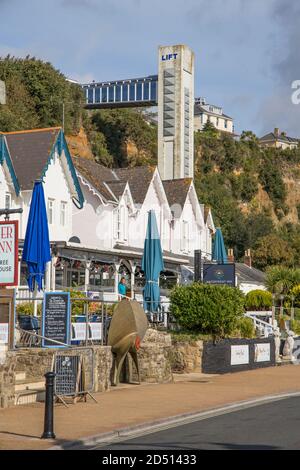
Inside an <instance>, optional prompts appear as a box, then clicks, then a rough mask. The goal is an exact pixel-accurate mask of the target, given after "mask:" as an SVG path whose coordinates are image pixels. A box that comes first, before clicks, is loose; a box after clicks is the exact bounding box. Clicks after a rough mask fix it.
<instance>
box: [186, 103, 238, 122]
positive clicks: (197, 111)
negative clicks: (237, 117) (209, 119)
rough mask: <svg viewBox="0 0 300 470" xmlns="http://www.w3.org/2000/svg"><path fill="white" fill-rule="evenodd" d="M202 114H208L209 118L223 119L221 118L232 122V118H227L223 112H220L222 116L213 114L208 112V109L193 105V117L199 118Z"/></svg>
mask: <svg viewBox="0 0 300 470" xmlns="http://www.w3.org/2000/svg"><path fill="white" fill-rule="evenodd" d="M203 113H205V114H209V115H210V116H216V117H223V118H226V119H231V120H232V117H230V116H228V115H227V114H224V113H223V112H222V114H218V113H214V112H213V111H209V110H208V109H206V108H203V106H201V104H197V103H196V104H195V105H194V115H195V116H199V115H200V114H203Z"/></svg>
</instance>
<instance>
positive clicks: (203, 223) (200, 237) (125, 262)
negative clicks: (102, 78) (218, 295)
mask: <svg viewBox="0 0 300 470" xmlns="http://www.w3.org/2000/svg"><path fill="white" fill-rule="evenodd" d="M0 139H1V146H0V207H7V208H22V209H23V213H22V214H20V215H18V216H17V218H18V220H19V226H20V236H19V238H20V254H21V250H22V244H23V241H24V237H25V231H26V226H27V220H28V214H29V208H30V200H31V195H32V188H33V185H34V181H35V180H37V179H38V180H40V179H42V180H43V181H44V192H45V200H46V205H47V214H48V223H49V232H50V241H51V250H52V262H51V263H49V266H48V271H47V275H46V287H47V289H59V290H60V289H65V288H70V287H73V288H78V289H81V290H84V291H87V292H94V294H95V293H98V295H99V292H102V293H103V295H106V298H108V299H110V298H111V299H116V298H117V286H118V282H119V278H120V276H121V275H124V276H125V277H127V280H128V284H129V285H131V294H132V295H133V293H134V292H141V289H142V286H143V282H144V279H143V273H142V271H141V258H142V253H143V247H144V239H145V234H146V227H147V221H148V212H149V210H150V209H151V210H154V211H155V214H156V219H157V222H158V227H159V232H160V237H161V242H162V248H163V254H164V262H165V271H164V272H163V273H162V274H161V281H160V282H161V287H162V289H164V288H166V289H167V288H170V287H172V286H173V285H174V284H176V283H178V282H180V280H181V275H182V269H183V268H184V269H186V268H188V267H192V266H193V256H194V250H195V249H199V248H200V249H201V250H202V251H203V254H204V255H205V254H206V257H207V258H208V259H209V258H210V253H211V238H212V234H213V232H214V230H215V228H214V224H213V220H212V217H211V213H210V211H209V209H208V208H205V207H204V206H203V205H201V204H199V201H198V198H197V194H196V191H195V187H194V183H193V180H192V178H181V179H173V180H166V181H162V179H161V177H160V173H159V171H158V168H157V167H135V168H122V169H115V170H112V169H109V168H106V167H103V166H101V165H99V164H97V163H96V162H94V161H91V160H87V159H83V158H74V159H73V160H72V158H71V156H70V153H69V150H68V146H67V143H66V140H65V137H64V134H63V132H62V130H61V129H60V128H51V129H40V130H34V131H22V132H13V133H3V134H1V137H0ZM26 285H27V283H26V266H25V265H21V263H20V286H21V287H23V288H25V287H26ZM20 290H21V289H19V291H20Z"/></svg>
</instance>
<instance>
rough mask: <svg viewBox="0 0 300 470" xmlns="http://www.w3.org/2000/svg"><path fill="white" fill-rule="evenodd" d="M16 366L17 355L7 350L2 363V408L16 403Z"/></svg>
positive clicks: (0, 405)
mask: <svg viewBox="0 0 300 470" xmlns="http://www.w3.org/2000/svg"><path fill="white" fill-rule="evenodd" d="M15 368H16V358H15V355H14V353H13V352H7V353H6V355H5V360H3V361H1V363H0V408H8V407H9V406H13V405H14V403H15Z"/></svg>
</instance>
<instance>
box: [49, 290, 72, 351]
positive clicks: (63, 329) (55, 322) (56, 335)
mask: <svg viewBox="0 0 300 470" xmlns="http://www.w3.org/2000/svg"><path fill="white" fill-rule="evenodd" d="M42 328H43V336H45V337H46V338H47V339H43V341H42V346H43V347H47V348H58V347H63V346H62V345H61V346H60V345H59V344H56V343H53V342H51V341H49V340H50V339H52V340H55V341H59V342H61V343H65V344H70V329H71V323H70V293H69V292H45V294H44V302H43V321H42Z"/></svg>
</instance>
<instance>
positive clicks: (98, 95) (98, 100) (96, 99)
mask: <svg viewBox="0 0 300 470" xmlns="http://www.w3.org/2000/svg"><path fill="white" fill-rule="evenodd" d="M100 91H101V88H99V87H98V88H96V89H95V102H96V103H100Z"/></svg>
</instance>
